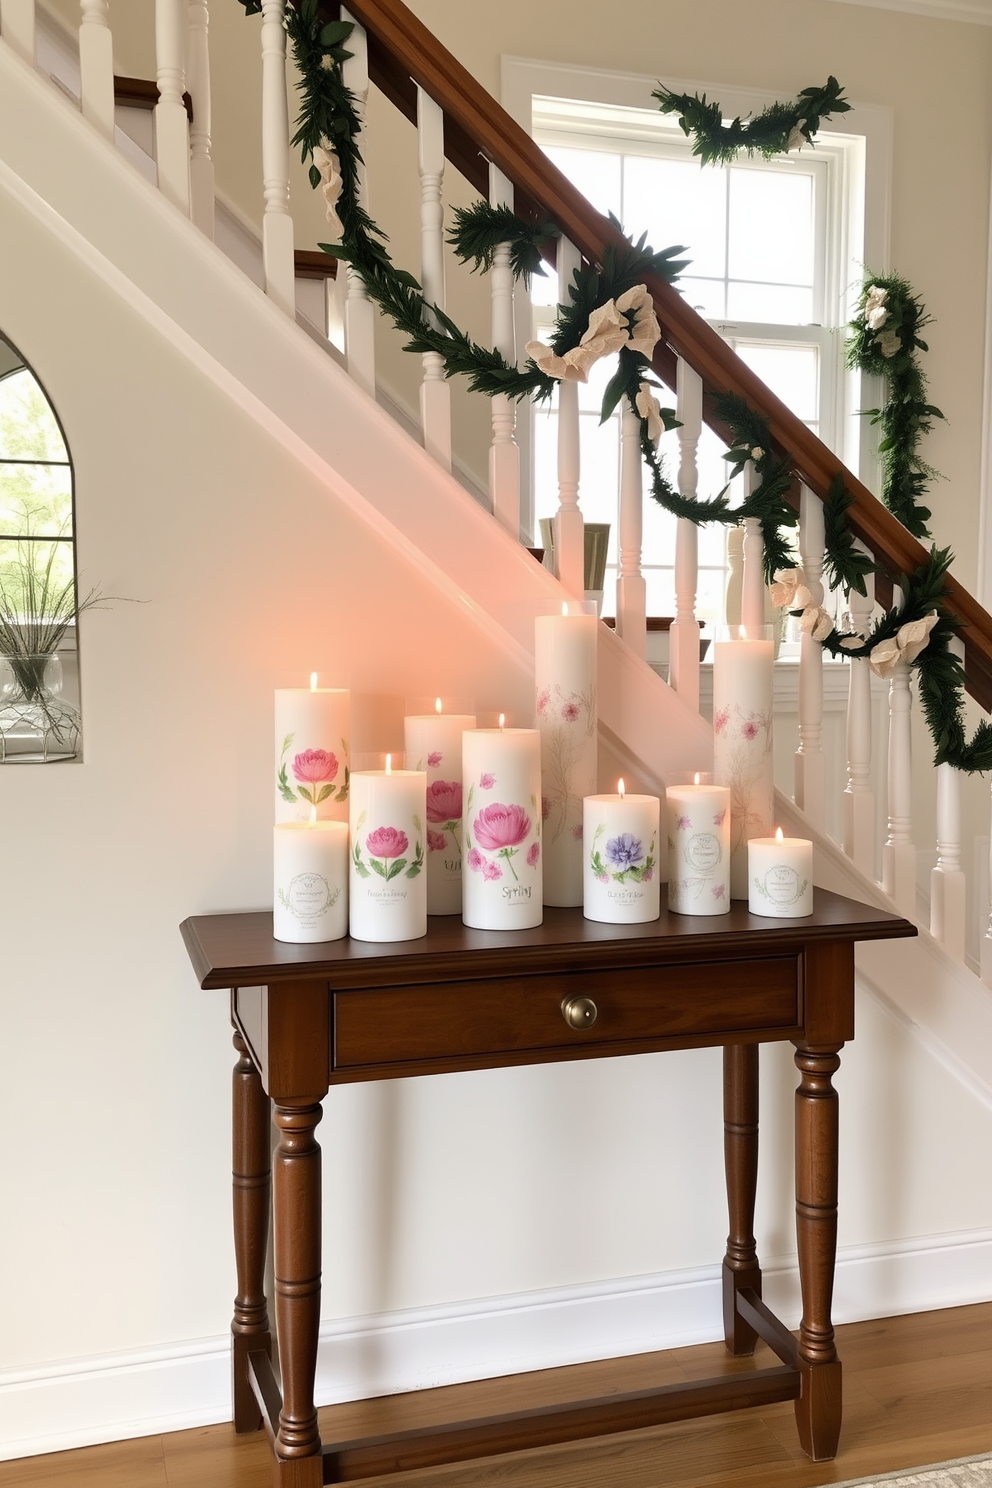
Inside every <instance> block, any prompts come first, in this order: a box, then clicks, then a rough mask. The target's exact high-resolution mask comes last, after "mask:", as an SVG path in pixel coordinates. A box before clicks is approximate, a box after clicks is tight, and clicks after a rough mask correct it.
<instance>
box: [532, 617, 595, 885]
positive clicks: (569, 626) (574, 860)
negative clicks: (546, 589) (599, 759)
mask: <svg viewBox="0 0 992 1488" xmlns="http://www.w3.org/2000/svg"><path fill="white" fill-rule="evenodd" d="M598 644H599V621H598V619H597V618H596V614H595V605H592V604H588V605H587V604H585V603H584V602H582V601H573V602H572V603H571V604H567V603H566V604H563V605H562V609H561V614H560V615H538V617H537V619H536V620H535V621H534V682H535V688H536V712H537V727H538V729H539V731H540V734H541V810H542V817H543V821H544V841H543V844H542V850H543V853H544V902H545V904H554V905H561V906H568V905H577V904H581V903H582V902H583V860H584V857H585V854H584V851H583V842H582V816H583V809H582V802H583V799H584V797H586V796H587V795H592V793H593V792H594V791H595V789H596V654H597V646H598Z"/></svg>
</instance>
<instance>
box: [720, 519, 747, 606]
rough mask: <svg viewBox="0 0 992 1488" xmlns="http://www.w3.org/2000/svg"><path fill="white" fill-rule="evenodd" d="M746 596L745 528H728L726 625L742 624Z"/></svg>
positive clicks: (724, 604)
mask: <svg viewBox="0 0 992 1488" xmlns="http://www.w3.org/2000/svg"><path fill="white" fill-rule="evenodd" d="M743 596H744V528H743V527H728V528H727V592H726V594H725V596H724V601H723V619H724V623H725V624H726V625H740V623H741V602H742V600H743Z"/></svg>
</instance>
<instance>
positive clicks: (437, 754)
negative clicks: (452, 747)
mask: <svg viewBox="0 0 992 1488" xmlns="http://www.w3.org/2000/svg"><path fill="white" fill-rule="evenodd" d="M443 758H444V755H443V754H442V753H441V751H440V749H432V750H431V752H430V754H429V755H428V756H427V763H428V765H429V767H430V768H431V769H432V770H436V769H437V767H438V765H439V764H440V763H441V761H442V759H443Z"/></svg>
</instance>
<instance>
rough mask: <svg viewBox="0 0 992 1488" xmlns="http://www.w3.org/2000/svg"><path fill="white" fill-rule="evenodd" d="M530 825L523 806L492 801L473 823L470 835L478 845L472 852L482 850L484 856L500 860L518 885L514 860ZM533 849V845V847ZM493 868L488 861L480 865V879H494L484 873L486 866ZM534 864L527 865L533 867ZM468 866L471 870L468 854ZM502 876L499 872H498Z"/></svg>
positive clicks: (525, 839)
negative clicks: (472, 835) (481, 874)
mask: <svg viewBox="0 0 992 1488" xmlns="http://www.w3.org/2000/svg"><path fill="white" fill-rule="evenodd" d="M531 828H532V822H531V819H530V816H529V815H528V814H527V811H526V809H525V808H524V807H523V806H505V805H503V804H502V802H499V801H494V802H493V803H492V805H491V806H483V808H482V810H481V811H480V812H479V814H478V816H477V817H476V818H475V821H474V822H473V823H472V832H473V834H474V837H475V842H476V844H477V847H476V848H473V851H477V849H478V848H480V847H481V848H484V849H485V851H486V852H490V853H494V854H495V855H496V857H497V858H502V859H503V860H504V861H505V863H506V866H507V867H508V868H509V870H510V872H511V873H512V874H513V877H514V879H516V881H517V882H518V883H519V882H520V880H519V877H518V876H517V870H516V868H514V866H513V861H512V860H513V859H514V858H515V857H516V856H517V853H518V852H519V850H520V847H521V844H522V843H524V842H526V841H527V838H528V837H529V836H530V833H531ZM535 845H536V844H535ZM487 864H488V866H489V867H495V866H496V865H495V864H492V863H491V862H490V861H489V860H488V859H485V860H484V863H483V868H482V872H483V876H484V877H485V878H495V877H497V874H494V873H489V872H487V871H486V865H487ZM535 865H536V860H535V863H533V864H530V866H531V867H534V866H535ZM469 866H470V867H473V866H474V864H473V863H472V861H471V853H470V854H469ZM499 876H502V869H500V870H499Z"/></svg>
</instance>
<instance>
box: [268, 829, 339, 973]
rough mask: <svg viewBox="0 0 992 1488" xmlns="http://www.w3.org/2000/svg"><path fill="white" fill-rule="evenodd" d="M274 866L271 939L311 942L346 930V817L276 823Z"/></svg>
mask: <svg viewBox="0 0 992 1488" xmlns="http://www.w3.org/2000/svg"><path fill="white" fill-rule="evenodd" d="M272 867H273V874H272V935H273V937H274V939H276V940H288V941H294V942H296V943H297V944H300V945H310V944H312V943H314V942H315V941H322V940H340V939H341V937H342V936H343V935H347V934H348V825H347V823H346V822H338V821H317V820H313V821H309V822H279V823H278V824H277V825H276V826H275V827H274V828H273V841H272Z"/></svg>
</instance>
